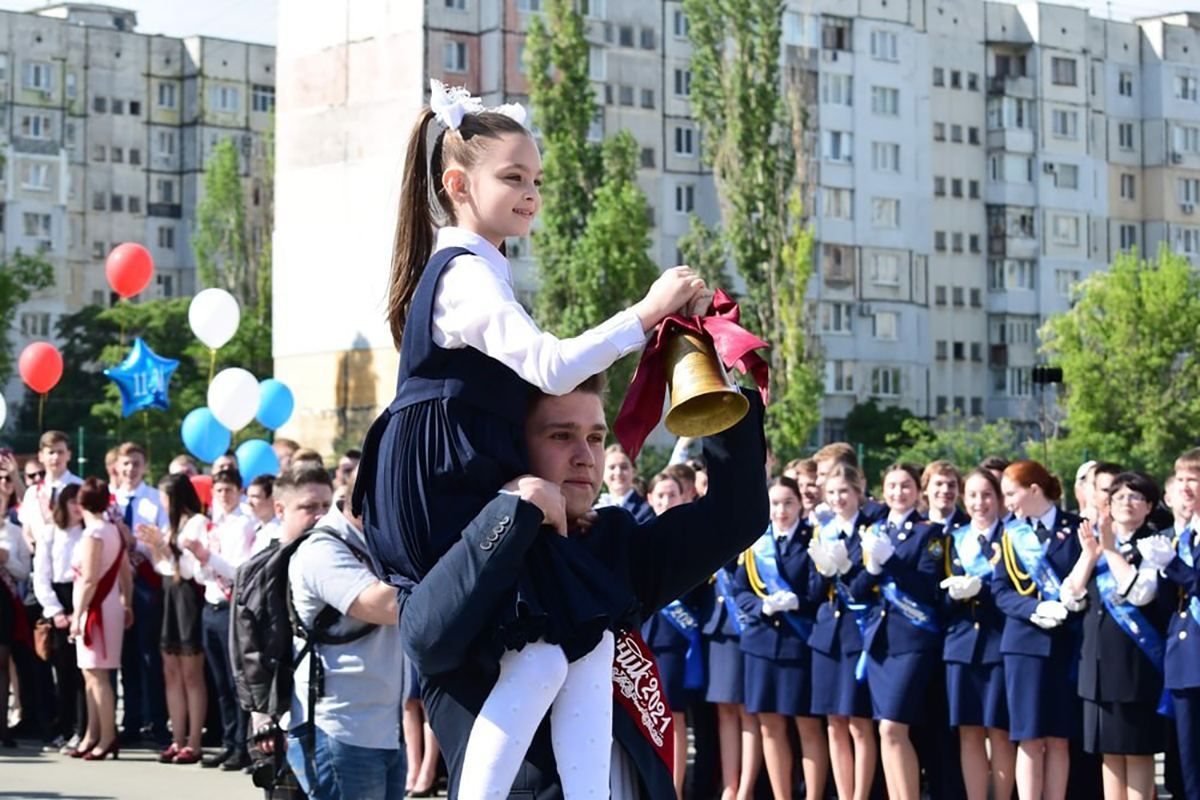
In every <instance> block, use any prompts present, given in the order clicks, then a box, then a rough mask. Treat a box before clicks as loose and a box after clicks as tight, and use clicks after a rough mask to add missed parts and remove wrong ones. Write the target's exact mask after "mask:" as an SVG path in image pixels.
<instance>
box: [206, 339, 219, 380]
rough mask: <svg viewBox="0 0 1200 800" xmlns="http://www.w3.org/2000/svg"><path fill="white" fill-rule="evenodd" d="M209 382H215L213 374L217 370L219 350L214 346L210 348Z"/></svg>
mask: <svg viewBox="0 0 1200 800" xmlns="http://www.w3.org/2000/svg"><path fill="white" fill-rule="evenodd" d="M208 354H209V360H208V382H209V383H212V382H213V374H214V373H215V372H216V371H217V350H216V348H214V347H210V348H208Z"/></svg>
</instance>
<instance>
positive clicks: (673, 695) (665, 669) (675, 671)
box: [654, 650, 702, 714]
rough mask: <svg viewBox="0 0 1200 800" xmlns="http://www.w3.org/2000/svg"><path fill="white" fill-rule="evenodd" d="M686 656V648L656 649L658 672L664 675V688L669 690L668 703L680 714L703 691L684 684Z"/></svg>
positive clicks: (672, 709) (673, 710) (655, 657)
mask: <svg viewBox="0 0 1200 800" xmlns="http://www.w3.org/2000/svg"><path fill="white" fill-rule="evenodd" d="M685 656H686V651H684V650H661V651H659V650H655V651H654V659H655V660H656V661H657V662H658V674H659V675H660V676H662V681H663V688H664V689H666V692H667V705H668V706H670V707H671V711H672V712H678V713H680V714H682V713H683V712H684V711H686V710H687V707H688V706H689V705H691V703H692V701H693V700H695V699H696V697H697V696H699V695H700V694H701V693H702V691H701V690H699V689H688V688H686V687H685V686H684V685H683V678H684V673H685V669H684V663H685Z"/></svg>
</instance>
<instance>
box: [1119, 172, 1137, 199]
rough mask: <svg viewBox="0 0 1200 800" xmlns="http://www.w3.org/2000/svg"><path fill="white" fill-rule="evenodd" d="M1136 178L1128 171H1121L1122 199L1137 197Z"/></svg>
mask: <svg viewBox="0 0 1200 800" xmlns="http://www.w3.org/2000/svg"><path fill="white" fill-rule="evenodd" d="M1136 180H1137V179H1136V178H1135V177H1134V176H1133V175H1131V174H1130V173H1128V172H1122V173H1121V199H1122V200H1133V199H1135V195H1136V189H1137V183H1136Z"/></svg>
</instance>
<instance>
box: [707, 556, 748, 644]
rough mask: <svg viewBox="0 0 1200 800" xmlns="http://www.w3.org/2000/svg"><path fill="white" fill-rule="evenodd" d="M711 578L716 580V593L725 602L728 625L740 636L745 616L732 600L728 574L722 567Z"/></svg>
mask: <svg viewBox="0 0 1200 800" xmlns="http://www.w3.org/2000/svg"><path fill="white" fill-rule="evenodd" d="M713 577H714V578H716V579H717V591H718V592H720V593H721V599H722V600H724V601H725V613H726V614H728V615H729V624H730V625H732V626H733V629H734V631H736V632H737V635H738V636H741V635H742V630H743V629H744V628H745V627H746V621H747V620H746V615H745V614H744V613H742V609H741V607H740V606H739V605H738V604H737V601H736V600H735V599H734V596H733V582H732V581H730V579H729V573H728V572H727V571H726V570H725V568H724V567H721V568H720V569H719V570H717V571H716V573H715V574H714V575H713Z"/></svg>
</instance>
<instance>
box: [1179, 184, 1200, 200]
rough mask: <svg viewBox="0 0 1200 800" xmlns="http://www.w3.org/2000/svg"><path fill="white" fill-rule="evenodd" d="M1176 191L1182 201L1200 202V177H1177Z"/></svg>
mask: <svg viewBox="0 0 1200 800" xmlns="http://www.w3.org/2000/svg"><path fill="white" fill-rule="evenodd" d="M1175 193H1176V194H1177V195H1178V197H1179V202H1181V203H1193V204H1194V203H1198V202H1200V178H1177V179H1176V181H1175Z"/></svg>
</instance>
